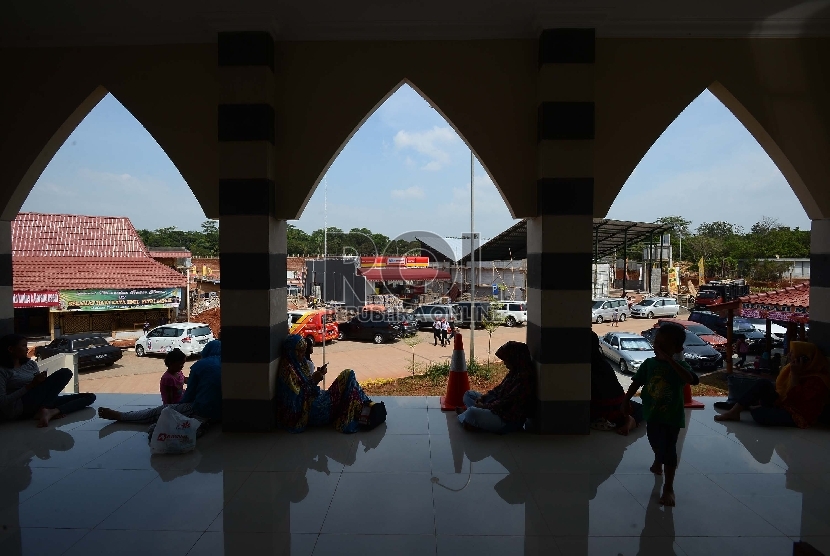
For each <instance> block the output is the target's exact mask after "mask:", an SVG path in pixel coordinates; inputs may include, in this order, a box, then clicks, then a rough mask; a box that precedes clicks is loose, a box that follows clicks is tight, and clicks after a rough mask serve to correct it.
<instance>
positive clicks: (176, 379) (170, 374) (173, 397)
mask: <svg viewBox="0 0 830 556" xmlns="http://www.w3.org/2000/svg"><path fill="white" fill-rule="evenodd" d="M186 359H187V356H186V355H185V354H184V352H183V351H182V350H180V349H179V348H176V349H174V350H171V351H170V352H169V353H168V354H167V355H166V356H165V357H164V364H165V366H166V367H167V371H165V373H164V374H163V375H161V381H160V382H159V389H160V390H161V402H162V403H163V404H164V405H168V404H171V403H179V401H180V400H181V399H182V395H183V394H184V383H185V379H184V373H183V372H182V369H183V368H184V362H185V360H186Z"/></svg>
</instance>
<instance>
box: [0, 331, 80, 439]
mask: <svg viewBox="0 0 830 556" xmlns="http://www.w3.org/2000/svg"><path fill="white" fill-rule="evenodd" d="M28 352H29V345H28V341H27V340H26V337H25V336H21V335H19V334H8V335H6V336H3V337H2V338H0V418H2V419H7V420H16V419H31V418H35V419H37V426H38V427H45V426H47V425H48V424H49V421H51V420H52V419H57V418H59V417H63V416H64V415H66V414H67V413H72V412H73V411H78V410H80V409H83V408H85V407H88V406H90V405H92V404H93V403H94V402H95V394H69V395H65V396H61V395H60V393H61V392H62V391H63V389H64V388H65V387H66V385H67V384H69V381H70V380H72V371H70V370H69V369H65V368H64V369H59V370H57V371H55V372H54V373H52V374H51V375H49V376H46V371H43V372H41V371H40V369H39V368H38V366H37V363H36V362H35V361H32V360H31V359H29V357H28Z"/></svg>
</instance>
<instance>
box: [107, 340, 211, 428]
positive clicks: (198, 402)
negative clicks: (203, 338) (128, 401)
mask: <svg viewBox="0 0 830 556" xmlns="http://www.w3.org/2000/svg"><path fill="white" fill-rule="evenodd" d="M165 407H171V408H173V409H175V410H176V411H178V412H179V413H181V414H182V415H184V416H186V417H194V418H196V419H199V420H200V421H202V422H203V423H204V422H206V421H221V420H222V342H220V341H219V340H213V341H211V342H208V343H207V344H206V345H205V347H204V349H203V350H202V354H201V359H200V360H199V361H197V362H196V363H195V364H194V365H193V366H192V367H191V368H190V376H189V377H188V379H187V390H185V391H184V396H182V399H181V401H180V402H179V403H177V404H170V405H160V406H159V407H154V408H153V409H144V410H142V411H128V412H121V411H115V410H113V409H109V408H106V407H102V408H99V409H98V416H99V417H101V418H102V419H111V420H113V421H128V422H131V423H155V422H156V421H158V418H159V416H160V415H161V410H162V409H164V408H165Z"/></svg>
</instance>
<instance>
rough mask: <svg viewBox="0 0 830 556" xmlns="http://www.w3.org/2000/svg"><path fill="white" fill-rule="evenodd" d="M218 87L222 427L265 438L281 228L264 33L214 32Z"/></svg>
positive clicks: (278, 316) (279, 335)
mask: <svg viewBox="0 0 830 556" xmlns="http://www.w3.org/2000/svg"><path fill="white" fill-rule="evenodd" d="M218 89H219V107H218V124H219V161H218V162H219V220H220V225H219V251H220V254H219V259H220V263H221V266H222V304H221V311H222V397H223V401H224V403H223V410H222V411H223V423H222V428H223V429H224V430H226V431H254V430H269V429H272V428H273V427H274V426H275V407H274V386H275V378H276V372H277V365H278V363H279V353H280V346H281V343H282V340H283V339H284V338H285V336H286V334H287V333H288V327H287V323H286V235H285V234H286V223H285V220H281V219H279V218H276V217H275V206H276V201H275V186H274V169H275V167H274V134H275V118H274V108H273V99H274V43H273V39H272V38H271V36H270V34H268V33H258V32H251V33H220V34H219V68H218Z"/></svg>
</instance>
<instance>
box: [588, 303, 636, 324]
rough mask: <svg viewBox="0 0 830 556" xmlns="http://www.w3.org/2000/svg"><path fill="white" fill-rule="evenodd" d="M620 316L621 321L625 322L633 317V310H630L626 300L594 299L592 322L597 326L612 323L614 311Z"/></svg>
mask: <svg viewBox="0 0 830 556" xmlns="http://www.w3.org/2000/svg"><path fill="white" fill-rule="evenodd" d="M615 310H616V312H617V314H618V315H619V317H618V318H619V320H620V321H624V320H625V319H626V318H627V317H630V316H631V310H630V309H629V308H628V301H627V300H625V299H608V298H600V299H594V300H593V304H592V305H591V322H595V323H597V324H599V323H601V322H602V321H609V322H610V321H611V320H613V318H614V311H615Z"/></svg>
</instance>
